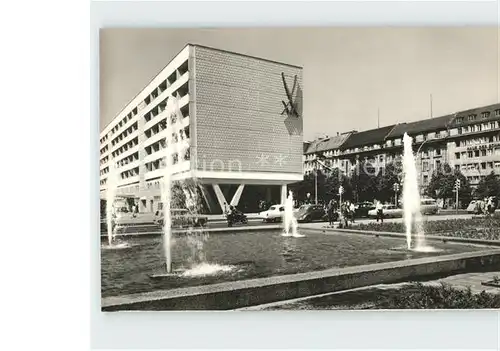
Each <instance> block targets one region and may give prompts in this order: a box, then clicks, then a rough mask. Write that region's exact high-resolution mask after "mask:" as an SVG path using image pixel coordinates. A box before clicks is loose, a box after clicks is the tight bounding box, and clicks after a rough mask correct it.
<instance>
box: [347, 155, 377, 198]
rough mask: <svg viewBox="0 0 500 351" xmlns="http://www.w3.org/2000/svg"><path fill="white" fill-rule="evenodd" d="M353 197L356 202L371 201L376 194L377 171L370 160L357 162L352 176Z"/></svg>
mask: <svg viewBox="0 0 500 351" xmlns="http://www.w3.org/2000/svg"><path fill="white" fill-rule="evenodd" d="M351 183H352V188H353V197H354V199H355V200H356V201H357V202H361V201H371V200H373V199H374V198H375V197H377V194H378V179H377V171H376V169H375V168H374V167H373V166H372V164H371V163H370V162H366V161H363V162H360V163H358V164H357V166H356V168H355V170H354V172H353V174H352V177H351Z"/></svg>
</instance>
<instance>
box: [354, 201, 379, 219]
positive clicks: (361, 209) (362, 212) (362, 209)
mask: <svg viewBox="0 0 500 351" xmlns="http://www.w3.org/2000/svg"><path fill="white" fill-rule="evenodd" d="M373 209H375V205H374V204H373V202H369V201H365V202H360V203H358V204H356V207H355V210H354V216H355V217H356V218H363V217H368V212H369V211H371V210H373Z"/></svg>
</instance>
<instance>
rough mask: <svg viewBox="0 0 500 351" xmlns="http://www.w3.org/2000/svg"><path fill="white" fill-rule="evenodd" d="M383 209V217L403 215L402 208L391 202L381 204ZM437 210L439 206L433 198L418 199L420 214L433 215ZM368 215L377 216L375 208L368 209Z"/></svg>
mask: <svg viewBox="0 0 500 351" xmlns="http://www.w3.org/2000/svg"><path fill="white" fill-rule="evenodd" d="M382 207H383V209H384V218H400V217H403V213H404V212H403V211H404V210H403V208H402V207H396V206H395V205H392V204H386V205H382ZM438 212H439V206H438V205H437V201H436V200H434V199H426V198H424V199H422V200H421V201H420V213H422V215H433V214H436V213H438ZM368 217H370V218H377V209H373V210H370V211H368Z"/></svg>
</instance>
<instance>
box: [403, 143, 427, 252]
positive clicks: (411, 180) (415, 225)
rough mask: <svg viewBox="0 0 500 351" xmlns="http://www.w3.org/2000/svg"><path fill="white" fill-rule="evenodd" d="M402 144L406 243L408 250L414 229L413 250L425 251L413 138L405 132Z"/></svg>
mask: <svg viewBox="0 0 500 351" xmlns="http://www.w3.org/2000/svg"><path fill="white" fill-rule="evenodd" d="M403 145H404V151H403V174H404V179H403V213H404V214H403V219H404V223H405V228H406V243H407V247H408V250H411V244H412V232H413V231H415V234H416V243H415V248H414V250H416V251H425V250H426V249H427V247H426V245H425V237H424V230H423V225H422V214H421V212H420V191H419V187H418V179H417V176H418V174H417V167H416V165H415V156H414V154H413V148H412V145H413V139H412V138H411V137H410V136H409V135H408V134H407V133H405V134H404V136H403Z"/></svg>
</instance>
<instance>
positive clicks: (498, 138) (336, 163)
mask: <svg viewBox="0 0 500 351" xmlns="http://www.w3.org/2000/svg"><path fill="white" fill-rule="evenodd" d="M405 132H406V133H408V135H410V136H411V137H413V138H414V151H415V152H417V151H418V152H417V153H416V162H417V170H418V171H419V182H420V186H421V189H422V191H423V189H424V187H425V186H427V185H428V184H429V181H430V179H431V177H432V173H433V172H434V171H435V170H436V169H438V168H440V167H441V165H442V164H444V163H448V164H450V166H451V167H454V168H455V169H460V170H461V171H462V173H463V174H464V175H465V176H466V177H467V179H468V180H469V181H470V183H471V185H472V186H475V185H477V184H478V183H479V181H480V180H481V179H482V178H484V177H485V176H486V175H488V174H489V173H491V171H493V172H495V173H496V174H500V104H493V105H488V106H483V107H479V108H474V109H470V110H465V111H460V112H457V113H454V114H450V115H446V116H442V117H436V118H429V119H425V120H420V121H417V122H411V123H399V124H396V125H390V126H386V127H381V128H377V129H372V130H367V131H363V132H349V133H347V134H345V135H347V137H346V138H343V139H339V136H338V135H337V136H334V137H332V138H325V139H321V140H316V141H314V142H311V143H309V144H308V147H307V150H306V151H305V161H304V171H305V172H306V173H307V172H310V171H314V170H315V169H316V168H318V169H322V168H323V167H322V166H321V164H320V163H318V162H316V160H317V158H318V157H322V158H326V159H327V161H324V162H323V163H325V164H327V165H329V166H331V167H337V168H339V169H340V170H341V171H342V172H344V173H345V174H350V172H352V171H353V169H354V167H355V165H356V164H358V163H360V162H361V161H368V162H369V163H370V164H371V166H372V167H373V168H375V169H380V168H381V167H384V166H385V165H386V164H387V163H390V162H393V161H395V160H397V159H398V158H399V157H400V156H401V154H402V148H403V135H404V133H405ZM327 145H335V147H331V148H330V147H328V146H327Z"/></svg>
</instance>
